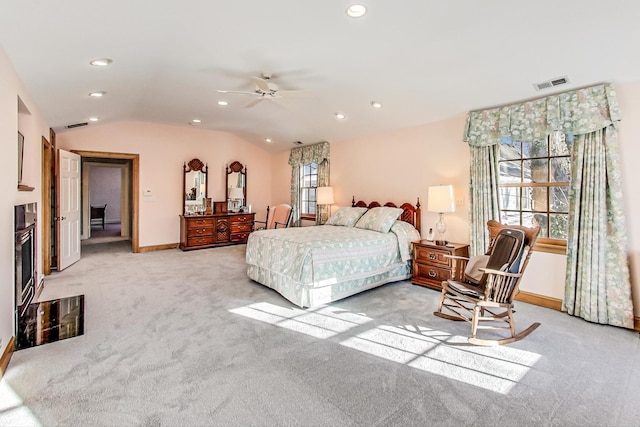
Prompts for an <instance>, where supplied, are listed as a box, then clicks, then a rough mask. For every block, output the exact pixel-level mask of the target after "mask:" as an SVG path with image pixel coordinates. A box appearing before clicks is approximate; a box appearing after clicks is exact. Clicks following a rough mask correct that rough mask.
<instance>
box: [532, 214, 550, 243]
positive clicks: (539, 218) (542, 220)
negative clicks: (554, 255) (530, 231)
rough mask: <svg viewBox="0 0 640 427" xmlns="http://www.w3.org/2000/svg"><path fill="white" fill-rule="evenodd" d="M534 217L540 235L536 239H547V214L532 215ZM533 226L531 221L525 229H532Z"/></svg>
mask: <svg viewBox="0 0 640 427" xmlns="http://www.w3.org/2000/svg"><path fill="white" fill-rule="evenodd" d="M534 217H535V221H536V222H537V223H538V225H540V234H539V235H538V237H549V227H548V224H549V218H548V217H547V214H541V213H537V214H534ZM533 224H534V222H533V220H532V221H531V223H530V225H527V227H533Z"/></svg>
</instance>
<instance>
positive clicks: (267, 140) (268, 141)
mask: <svg viewBox="0 0 640 427" xmlns="http://www.w3.org/2000/svg"><path fill="white" fill-rule="evenodd" d="M264 142H266V143H268V144H271V142H273V141H272V140H271V138H265V139H264Z"/></svg>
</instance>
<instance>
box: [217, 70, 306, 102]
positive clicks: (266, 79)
mask: <svg viewBox="0 0 640 427" xmlns="http://www.w3.org/2000/svg"><path fill="white" fill-rule="evenodd" d="M271 77H272V76H271V74H268V73H262V77H255V76H252V77H251V79H252V80H253V83H254V84H255V89H254V90H253V92H249V91H240V90H218V92H220V93H237V94H241V95H251V96H254V97H256V99H254V100H253V101H251V102H250V103H248V104H247V105H245V106H244V108H251V107H253V106H255V105H257V104H259V103H260V102H262V101H273V102H275V103H276V104H279V105H282V106H284V107H288V106H287V105H285V102H284V101H283V100H284V99H285V98H293V97H301V96H305V95H306V93H305V91H303V90H279V89H278V86H277V85H276V84H275V83H273V82H272V81H271Z"/></svg>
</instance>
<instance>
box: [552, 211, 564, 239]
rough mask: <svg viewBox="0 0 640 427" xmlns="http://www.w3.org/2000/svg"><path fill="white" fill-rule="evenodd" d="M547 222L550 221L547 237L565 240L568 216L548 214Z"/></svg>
mask: <svg viewBox="0 0 640 427" xmlns="http://www.w3.org/2000/svg"><path fill="white" fill-rule="evenodd" d="M549 220H550V221H551V230H550V233H549V237H551V238H552V239H563V240H566V239H567V236H568V231H569V215H567V214H564V215H563V214H549Z"/></svg>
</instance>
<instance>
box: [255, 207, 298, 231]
mask: <svg viewBox="0 0 640 427" xmlns="http://www.w3.org/2000/svg"><path fill="white" fill-rule="evenodd" d="M292 212H293V209H291V206H290V205H287V204H286V203H283V204H280V205H276V206H274V207H273V208H271V207H269V206H267V215H266V217H265V220H264V221H257V220H256V221H253V225H254V226H253V229H254V230H261V229H274V228H287V227H289V222H290V221H291V214H292ZM256 223H259V224H263V226H261V227H260V226H259V227H256V225H255V224H256Z"/></svg>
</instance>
